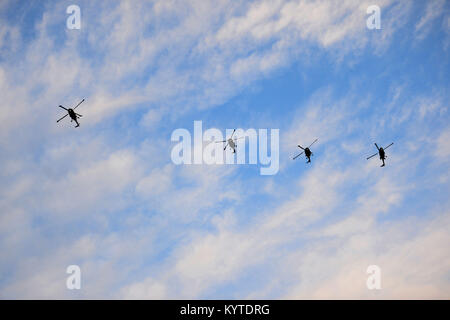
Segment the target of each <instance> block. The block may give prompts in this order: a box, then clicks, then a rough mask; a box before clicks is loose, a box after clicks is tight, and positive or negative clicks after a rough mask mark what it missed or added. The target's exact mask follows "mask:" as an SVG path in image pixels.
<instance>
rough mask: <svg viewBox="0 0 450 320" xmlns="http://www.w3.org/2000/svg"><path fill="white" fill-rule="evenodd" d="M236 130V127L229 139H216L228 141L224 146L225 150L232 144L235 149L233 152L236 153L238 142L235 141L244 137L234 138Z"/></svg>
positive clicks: (231, 146)
mask: <svg viewBox="0 0 450 320" xmlns="http://www.w3.org/2000/svg"><path fill="white" fill-rule="evenodd" d="M235 132H236V129H234V130H233V133H232V134H231V137H230V138H228V140H223V141H216V143H223V142H226V144H225V147H223V150H225V149H226V148H227V146H230V148H231V149H232V150H233V153H236V143H235V141H236V140H238V139H242V138H243V137H240V138H234V140H233V135H234V133H235Z"/></svg>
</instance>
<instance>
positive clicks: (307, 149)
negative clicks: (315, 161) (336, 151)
mask: <svg viewBox="0 0 450 320" xmlns="http://www.w3.org/2000/svg"><path fill="white" fill-rule="evenodd" d="M311 154H312V152H311V150H309V148H305V156H306V157H307V158H310V157H311Z"/></svg>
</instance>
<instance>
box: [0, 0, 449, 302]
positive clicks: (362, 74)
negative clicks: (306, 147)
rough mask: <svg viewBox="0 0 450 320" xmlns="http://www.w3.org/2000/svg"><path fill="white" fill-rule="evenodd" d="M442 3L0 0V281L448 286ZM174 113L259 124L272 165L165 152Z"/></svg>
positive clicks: (186, 291) (313, 288)
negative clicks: (74, 269) (195, 160)
mask: <svg viewBox="0 0 450 320" xmlns="http://www.w3.org/2000/svg"><path fill="white" fill-rule="evenodd" d="M71 4H77V5H78V6H79V7H80V9H81V29H80V30H69V29H67V28H66V19H67V18H68V16H69V15H68V14H66V8H67V7H68V6H69V5H71ZM373 4H377V5H378V6H379V7H380V8H381V30H369V29H368V28H367V27H366V19H367V18H368V14H366V9H367V7H368V6H370V5H373ZM449 9H450V8H449V3H448V1H444V0H436V1H392V0H383V1H377V2H370V1H348V0H346V1H340V2H339V5H336V3H335V2H333V1H307V0H297V1H295V0H293V1H283V0H276V1H252V2H247V1H227V0H220V1H207V0H201V1H197V0H192V1H188V0H185V1H176V0H173V1H139V2H137V1H102V2H100V1H78V2H76V3H74V2H72V1H40V2H39V3H37V2H30V1H8V0H6V1H5V0H4V1H2V2H1V4H0V26H1V27H0V92H1V96H2V99H1V101H0V106H1V112H0V120H1V122H2V126H1V127H0V163H1V166H0V176H1V179H0V252H1V253H0V257H1V259H0V297H1V298H44V299H53V298H61V299H76V298H88V299H89V298H110V299H127V298H135V299H164V298H165V299H167V298H170V299H173V298H187V299H196V298H206V299H219V298H231V299H237V298H239V299H246V298H257V299H299V298H307V299H320V298H326V299H348V298H356V299H397V298H440V299H448V298H449V297H450V296H449V294H450V282H449V279H450V252H449V250H448V243H449V242H450V236H449V232H448V230H450V229H449V227H450V211H449V208H450V202H449V199H448V195H449V183H450V175H449V172H450V171H449V165H450V163H449V156H450V144H449V141H450V127H449V110H448V102H447V101H448V100H449V93H448V92H449V90H448V84H449V72H448V70H449V59H448V54H449V50H450V16H449ZM82 98H85V99H86V101H85V103H84V104H83V105H82V106H81V107H80V108H79V109H77V110H78V111H79V113H81V114H82V115H83V118H82V119H81V126H80V128H78V129H74V128H73V125H72V124H70V123H69V121H66V122H61V123H58V124H57V123H56V119H58V118H59V117H60V116H61V115H62V114H61V110H59V108H57V106H58V105H60V104H62V105H64V106H71V105H75V104H76V103H77V102H78V101H79V100H81V99H82ZM195 120H201V121H203V128H204V129H208V128H218V129H220V130H222V132H224V131H225V130H226V129H232V128H243V129H249V128H254V129H279V130H280V146H279V147H280V170H279V172H278V173H277V174H276V175H273V176H262V175H260V174H259V166H258V165H239V166H238V165H211V166H209V165H180V166H176V165H174V164H173V163H172V161H171V158H170V154H171V149H172V147H173V146H174V143H173V142H171V140H170V137H171V134H172V132H173V131H174V130H175V129H178V128H186V129H188V130H189V131H191V132H192V134H193V126H194V121H195ZM315 138H319V141H318V143H317V144H315V145H314V148H313V152H314V156H313V161H312V163H311V164H308V165H307V164H305V160H304V158H299V159H298V160H296V161H292V156H293V155H294V154H295V153H296V152H297V150H296V145H297V144H308V142H312V141H313V140H314V139H315ZM374 142H377V143H379V144H380V145H387V144H389V143H390V142H394V143H395V144H394V146H393V147H391V148H390V149H388V152H387V154H388V159H387V166H386V167H384V168H380V167H379V165H380V162H379V160H378V159H376V158H374V159H371V160H370V161H366V157H367V156H368V155H371V154H372V153H374V152H375V151H376V149H375V147H374V145H373V143H374ZM74 264H75V265H79V266H80V268H81V272H82V288H81V290H68V289H67V288H66V278H67V277H68V275H67V274H66V272H65V271H66V268H67V266H69V265H74ZM369 265H378V266H379V267H380V268H381V272H382V280H381V281H382V289H381V290H368V289H367V287H366V280H367V277H368V275H367V273H366V269H367V267H368V266H369Z"/></svg>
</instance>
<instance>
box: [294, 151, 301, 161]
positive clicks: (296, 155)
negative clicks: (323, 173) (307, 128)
mask: <svg viewBox="0 0 450 320" xmlns="http://www.w3.org/2000/svg"><path fill="white" fill-rule="evenodd" d="M302 154H303V152H301V153H299V154H298V155H296V156H295V157H294V158H292V160H295V159H297V158H298V157H300V156H301V155H302Z"/></svg>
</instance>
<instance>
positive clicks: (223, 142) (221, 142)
mask: <svg viewBox="0 0 450 320" xmlns="http://www.w3.org/2000/svg"><path fill="white" fill-rule="evenodd" d="M224 142H227V140H223V141H216V143H224Z"/></svg>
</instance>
